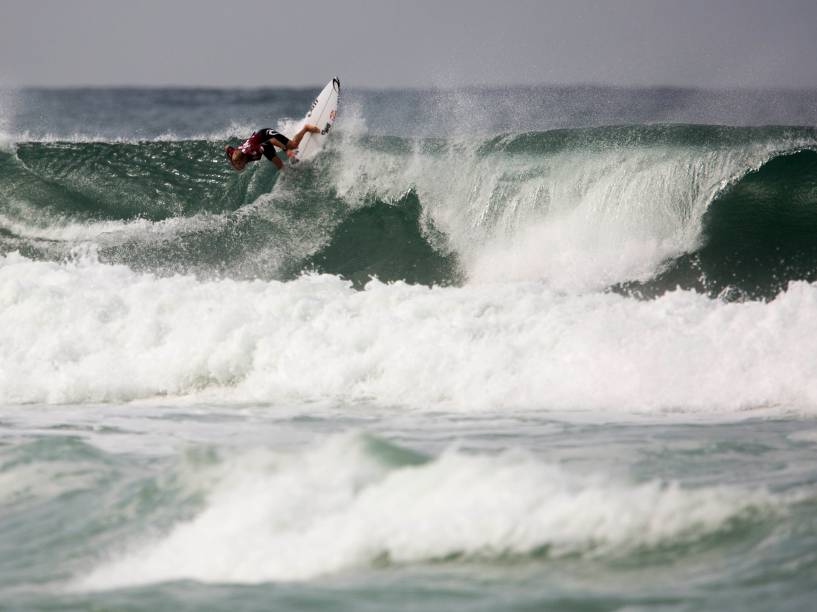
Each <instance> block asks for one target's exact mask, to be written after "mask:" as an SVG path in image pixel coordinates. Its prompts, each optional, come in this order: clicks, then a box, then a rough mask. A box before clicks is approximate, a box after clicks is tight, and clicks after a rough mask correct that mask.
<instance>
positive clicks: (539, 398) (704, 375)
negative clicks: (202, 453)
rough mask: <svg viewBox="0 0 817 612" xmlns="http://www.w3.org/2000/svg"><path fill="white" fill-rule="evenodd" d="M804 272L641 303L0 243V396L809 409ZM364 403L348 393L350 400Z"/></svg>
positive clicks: (813, 294) (459, 406) (811, 299)
mask: <svg viewBox="0 0 817 612" xmlns="http://www.w3.org/2000/svg"><path fill="white" fill-rule="evenodd" d="M815 306H817V287H815V286H812V285H808V284H805V283H794V284H792V285H791V286H790V288H789V290H788V291H787V292H785V293H782V294H781V295H780V296H778V297H777V298H776V299H775V300H773V301H771V302H770V303H768V304H766V303H732V304H725V303H722V302H720V301H718V300H712V299H709V298H707V297H705V296H702V295H699V294H696V293H693V292H685V291H677V292H673V293H669V294H667V295H665V296H663V297H661V298H659V299H656V300H654V301H650V302H640V301H636V300H632V299H628V298H624V297H621V296H617V295H613V294H589V295H578V296H573V295H565V294H559V293H554V292H553V291H552V290H550V289H548V288H547V287H546V286H543V285H541V284H531V283H516V284H506V285H482V286H471V287H464V288H447V289H446V288H433V289H432V288H428V287H422V286H408V285H405V284H403V283H396V284H393V285H385V284H382V283H380V282H377V281H372V282H370V283H369V284H368V285H367V287H366V290H365V291H361V292H358V291H355V290H353V289H352V288H351V286H350V283H348V282H347V281H344V280H342V279H340V278H337V277H333V276H328V275H323V276H319V275H309V276H304V277H301V278H299V279H297V280H295V281H292V282H288V283H281V282H277V281H268V282H267V281H235V280H229V279H217V280H197V279H196V278H194V277H192V276H183V275H175V276H171V277H166V278H160V277H156V276H154V275H152V274H141V273H136V272H134V271H133V270H131V269H129V268H128V267H126V266H110V265H103V264H100V263H99V262H97V261H96V260H95V259H94V258H93V256H92V254H91V255H90V256H88V257H79V258H77V259H75V260H73V261H70V262H67V263H62V264H60V263H50V262H36V261H32V260H29V259H26V258H25V257H22V256H20V255H19V254H10V255H7V256H4V257H3V258H2V259H0V401H2V402H3V403H29V402H48V403H65V402H71V403H90V402H104V401H129V400H135V399H145V398H165V400H166V398H167V396H187V397H189V396H191V395H192V396H196V395H199V394H204V395H205V396H206V398H207V401H210V402H216V403H228V404H232V403H235V402H256V403H262V404H273V405H279V404H286V403H287V402H289V401H293V400H295V401H297V402H302V401H313V400H320V401H327V400H328V401H334V402H341V403H351V404H361V406H364V405H366V404H368V403H372V402H373V403H375V404H377V405H380V406H389V405H392V406H405V407H410V408H413V409H418V410H438V409H446V410H449V409H450V410H455V411H479V410H486V409H490V410H535V411H548V410H556V411H561V410H568V411H569V410H597V411H602V412H603V413H605V414H608V415H612V414H618V413H620V414H629V413H633V412H635V413H645V414H657V413H661V412H667V411H670V412H672V411H681V412H685V413H691V414H695V413H701V414H706V413H719V414H720V413H738V414H740V413H741V411H744V410H750V409H753V408H759V407H763V408H766V409H772V410H775V411H777V412H778V413H781V414H784V413H787V412H790V411H802V412H803V413H806V414H814V413H815V410H817V383H816V382H815V381H817V358H815V356H814V354H813V351H811V350H810V346H809V345H808V344H807V343H804V342H802V338H808V337H812V336H814V335H815V334H817V320H815V318H814V317H813V316H812V314H813V312H814V309H815ZM361 409H363V408H361Z"/></svg>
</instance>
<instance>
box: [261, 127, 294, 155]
mask: <svg viewBox="0 0 817 612" xmlns="http://www.w3.org/2000/svg"><path fill="white" fill-rule="evenodd" d="M267 135H268V136H269V138H268V139H267V140H266V141H265V142H264V143H263V144H262V145H261V151H263V153H264V157H266V158H267V159H268V160H270V161H272V158H274V157H277V156H278V153H277V152H276V151H275V145H274V144H272V143H271V142H270V140H272V139H273V138H274V139H275V140H277V141H278V142H280V143H281V144H282V145H284V147H286V146H287V145H288V144H289V138H287V137H286V136H284V135H283V134H281V132H272V131H270V132H268V133H267Z"/></svg>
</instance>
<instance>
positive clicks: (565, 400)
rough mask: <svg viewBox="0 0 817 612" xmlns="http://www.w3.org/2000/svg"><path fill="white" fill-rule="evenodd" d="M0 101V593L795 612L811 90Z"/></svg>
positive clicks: (248, 603) (810, 476)
mask: <svg viewBox="0 0 817 612" xmlns="http://www.w3.org/2000/svg"><path fill="white" fill-rule="evenodd" d="M318 89H319V87H318V88H314V89H313V88H310V89H302V90H301V89H298V90H289V89H287V90H275V89H265V90H239V91H227V90H213V89H210V90H196V89H147V90H143V89H113V90H108V89H75V90H21V91H3V92H2V93H0V609H3V610H5V609H8V610H57V609H59V610H64V609H69V610H99V609H105V610H160V609H166V610H226V609H241V610H269V609H299V610H301V609H303V610H384V609H389V610H417V609H428V610H575V611H579V610H588V611H606V610H609V611H614V610H622V611H623V610H627V611H631V610H672V611H680V610H690V611H691V610H718V611H723V610H736V611H737V610H740V611H745V610H758V611H761V610H763V611H765V610H793V611H794V610H797V611H800V610H810V609H815V601H817V461H815V459H816V458H817V350H816V349H817V128H816V127H815V126H817V93H816V92H797V91H767V92H753V91H722V92H705V91H689V90H670V89H635V90H629V89H611V88H593V87H578V88H544V87H543V88H512V89H467V90H456V91H418V90H411V91H396V90H391V91H371V90H359V89H355V87H354V86H353V85H348V86H347V87H346V88H345V89H344V91H343V92H342V98H341V107H340V112H339V115H338V120H337V123H336V124H335V127H334V128H333V132H332V133H331V134H330V135H329V136H328V137H327V142H326V146H325V148H324V150H323V152H322V153H321V154H320V155H319V156H318V157H317V158H316V159H315V160H314V162H312V163H310V164H301V165H299V166H294V167H288V168H287V169H286V170H285V171H284V172H282V173H281V174H280V175H279V174H278V173H276V171H275V170H274V169H273V168H272V166H271V165H270V164H268V163H267V162H266V161H263V160H262V163H259V164H253V165H252V166H251V167H250V168H248V170H247V171H245V172H244V173H242V174H236V173H234V172H233V171H232V170H231V169H230V167H229V165H228V164H227V162H226V160H225V159H224V158H223V154H222V147H223V145H224V144H226V143H235V142H238V141H239V140H240V139H241V138H244V137H246V136H247V135H249V133H250V132H251V131H252V130H253V129H257V128H260V127H273V128H277V129H280V130H281V131H283V132H285V133H286V132H289V131H291V130H292V128H293V127H294V126H295V124H296V122H297V120H298V118H300V117H301V116H302V114H303V112H304V111H305V109H306V108H307V107H308V105H309V102H310V101H311V99H312V97H313V96H314V95H315V94H316V93H317V91H318Z"/></svg>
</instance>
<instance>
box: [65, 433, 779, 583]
mask: <svg viewBox="0 0 817 612" xmlns="http://www.w3.org/2000/svg"><path fill="white" fill-rule="evenodd" d="M218 470H219V472H220V476H219V478H218V479H217V480H216V482H215V484H214V486H213V488H212V489H211V490H210V491H209V493H208V496H207V501H206V503H205V505H204V508H203V509H202V510H201V512H199V513H198V514H197V515H196V516H195V517H194V518H192V519H191V520H187V521H183V522H180V523H178V524H177V525H175V526H174V527H173V528H171V529H170V530H169V532H168V533H166V534H165V535H163V536H161V537H159V538H157V539H153V541H149V542H143V543H141V544H138V545H136V546H135V547H133V548H131V549H130V550H129V551H128V552H125V553H124V554H123V555H122V556H121V557H120V558H119V559H118V560H114V561H112V562H109V563H106V564H104V565H101V566H100V567H98V568H97V569H96V570H94V571H92V572H91V573H90V574H88V575H86V576H84V577H83V578H81V579H80V580H79V581H78V582H77V584H76V588H78V589H82V590H99V589H111V588H120V587H123V586H132V585H135V584H149V583H154V582H163V581H171V580H184V579H191V580H198V581H201V582H233V583H258V582H268V581H293V580H295V581H297V580H309V579H312V578H315V577H318V576H321V575H325V574H329V573H336V572H339V571H348V570H354V569H357V568H362V567H363V568H365V567H370V566H372V565H382V564H384V563H397V564H403V563H422V562H431V561H440V560H451V559H458V558H467V559H480V560H484V561H491V560H499V559H502V558H505V557H508V556H530V555H536V556H546V557H551V558H560V557H563V556H567V555H571V556H575V555H579V556H582V557H591V558H601V559H605V558H607V559H614V558H622V557H626V556H627V555H630V554H632V553H634V552H637V551H644V550H656V549H660V548H662V547H670V548H671V547H675V546H683V545H685V544H688V543H691V542H702V541H706V540H707V539H708V538H712V537H713V536H714V535H716V534H723V533H729V532H734V531H736V530H738V531H739V530H741V529H742V527H743V526H745V525H749V524H752V523H753V522H754V521H755V520H758V519H759V517H761V516H770V515H774V514H775V513H777V512H780V511H781V510H782V509H783V508H784V507H785V502H784V501H783V500H782V499H781V498H776V497H774V496H772V495H770V494H769V493H766V492H764V491H762V490H755V491H752V490H744V489H739V488H729V487H707V488H700V489H687V488H683V487H681V486H679V485H677V484H673V483H667V482H661V481H651V482H646V483H640V484H639V483H632V482H610V481H609V479H608V478H605V477H602V476H600V475H598V476H579V475H576V474H571V473H569V472H567V471H565V470H564V469H562V468H560V467H558V466H555V465H550V464H546V463H542V462H541V461H539V460H537V459H535V458H533V457H531V456H530V455H527V454H525V453H520V452H507V453H504V454H502V455H499V456H474V455H466V454H464V453H461V452H458V451H456V450H452V451H449V452H446V453H444V454H443V455H441V456H440V457H437V458H428V457H423V456H421V455H417V454H412V453H410V452H409V451H406V450H405V449H400V448H399V447H392V446H390V445H388V444H387V443H385V442H383V441H381V440H378V439H376V438H368V437H365V436H360V435H344V436H338V437H335V438H333V439H330V440H329V441H328V442H326V443H325V444H323V445H322V446H321V447H319V448H318V449H317V450H313V451H310V452H306V453H302V454H299V455H297V456H280V455H277V454H275V453H270V452H269V451H260V450H259V451H256V452H250V453H246V454H243V455H239V456H237V457H234V458H232V459H228V460H227V461H225V462H224V463H223V464H222V465H220V466H219V467H218Z"/></svg>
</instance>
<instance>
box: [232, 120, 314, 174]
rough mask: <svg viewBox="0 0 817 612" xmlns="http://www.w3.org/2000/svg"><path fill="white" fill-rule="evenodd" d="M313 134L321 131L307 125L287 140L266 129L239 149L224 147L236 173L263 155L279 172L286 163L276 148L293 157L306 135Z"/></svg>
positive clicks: (252, 136) (246, 141) (259, 131)
mask: <svg viewBox="0 0 817 612" xmlns="http://www.w3.org/2000/svg"><path fill="white" fill-rule="evenodd" d="M307 132H311V133H312V134H318V133H320V130H319V129H318V128H317V127H315V126H314V125H311V124H309V123H307V124H306V125H304V126H303V127H302V128H301V129H300V130H298V133H297V134H295V136H294V137H293V138H292V139H289V138H287V137H286V136H284V135H283V134H281V133H280V132H276V131H275V130H272V129H270V128H264V129H263V130H258V131H257V132H253V133H252V135H251V136H250V137H249V138H247V140H245V141H244V142H243V143H241V144H240V145H239V146H237V147H231V146H229V145H227V146H225V147H224V154H225V155H226V156H227V159H228V160H229V161H230V165H231V166H232V167H233V169H234V170H235V171H236V172H241V171H242V170H243V169H244V167H245V166H246V165H247V162H251V161H258V160H259V159H261V156H262V155H263V156H264V157H266V158H267V159H268V160H270V161H271V162H272V164H273V165H274V166H275V167H276V168H278V169H279V170H281V169H283V167H284V162H282V161H281V158H280V157H278V155H277V154H276V152H275V147H278V148H279V149H282V150H284V151H286V153H287V156H289V157H292V156H293V154H294V151H295V149H297V148H298V145H299V144H301V139H302V138H303V137H304V134H306V133H307Z"/></svg>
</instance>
